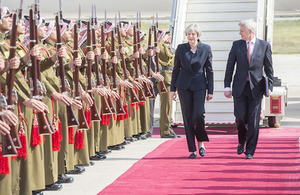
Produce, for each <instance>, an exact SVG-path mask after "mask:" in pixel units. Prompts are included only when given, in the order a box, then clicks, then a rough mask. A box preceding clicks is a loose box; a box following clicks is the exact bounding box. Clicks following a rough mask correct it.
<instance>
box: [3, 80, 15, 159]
mask: <svg viewBox="0 0 300 195" xmlns="http://www.w3.org/2000/svg"><path fill="white" fill-rule="evenodd" d="M0 89H1V82H0ZM2 107H3V108H4V109H6V108H7V102H6V98H5V97H4V95H3V94H2V93H1V103H0V120H2V121H3V122H4V119H3V117H2V115H3V111H2ZM1 141H2V156H4V157H6V156H16V155H17V154H18V152H17V149H16V147H15V145H14V142H13V139H12V137H11V134H6V135H2V138H1Z"/></svg>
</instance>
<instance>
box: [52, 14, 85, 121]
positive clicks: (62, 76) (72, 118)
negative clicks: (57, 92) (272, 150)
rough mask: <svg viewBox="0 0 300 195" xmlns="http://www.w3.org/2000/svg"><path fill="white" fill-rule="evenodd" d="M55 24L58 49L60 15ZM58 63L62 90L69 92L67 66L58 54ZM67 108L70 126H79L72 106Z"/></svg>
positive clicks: (58, 47)
mask: <svg viewBox="0 0 300 195" xmlns="http://www.w3.org/2000/svg"><path fill="white" fill-rule="evenodd" d="M55 25H56V36H57V43H56V49H57V51H58V50H59V49H60V48H61V47H62V43H61V36H60V20H59V19H58V15H56V16H55ZM58 63H59V74H60V81H61V92H62V93H65V94H67V93H68V91H67V88H66V84H65V68H64V63H63V58H62V57H59V56H58ZM66 110H67V121H68V127H72V126H78V125H79V122H78V120H77V118H76V116H75V113H74V111H73V109H72V106H71V105H66Z"/></svg>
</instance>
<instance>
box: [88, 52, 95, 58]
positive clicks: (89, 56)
mask: <svg viewBox="0 0 300 195" xmlns="http://www.w3.org/2000/svg"><path fill="white" fill-rule="evenodd" d="M86 58H87V59H88V60H94V58H95V54H94V52H93V51H89V52H88V53H87V55H86Z"/></svg>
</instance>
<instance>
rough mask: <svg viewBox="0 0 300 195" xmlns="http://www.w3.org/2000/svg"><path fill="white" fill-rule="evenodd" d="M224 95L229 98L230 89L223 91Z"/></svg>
mask: <svg viewBox="0 0 300 195" xmlns="http://www.w3.org/2000/svg"><path fill="white" fill-rule="evenodd" d="M224 96H225V97H227V98H231V97H232V96H231V91H224Z"/></svg>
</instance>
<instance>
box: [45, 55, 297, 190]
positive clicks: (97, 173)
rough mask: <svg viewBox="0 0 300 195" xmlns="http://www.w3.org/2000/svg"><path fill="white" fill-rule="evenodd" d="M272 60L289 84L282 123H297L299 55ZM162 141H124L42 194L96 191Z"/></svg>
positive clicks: (280, 74)
mask: <svg viewBox="0 0 300 195" xmlns="http://www.w3.org/2000/svg"><path fill="white" fill-rule="evenodd" d="M273 61H274V68H275V76H278V77H279V78H281V79H282V81H283V82H284V83H287V84H288V86H289V101H288V106H287V108H286V116H285V117H284V118H283V120H282V122H281V126H298V127H300V76H299V72H300V71H299V70H300V67H299V61H300V55H274V57H273ZM158 107H159V99H157V101H156V109H155V112H156V114H155V117H156V119H155V126H158V121H159V119H158V118H159V114H158V111H159V108H158ZM299 136H300V135H299ZM164 141H166V139H160V138H150V139H147V140H143V141H137V142H133V143H131V144H129V145H127V146H126V149H125V150H122V151H115V152H112V153H111V154H109V155H107V159H106V160H104V161H101V162H96V164H95V165H94V166H93V167H87V168H86V172H85V173H83V174H82V175H75V176H74V177H75V181H74V183H73V184H64V185H63V189H62V190H61V191H59V192H44V194H45V195H52V194H53V195H54V194H55V195H68V194H72V195H77V194H78V195H82V194H85V195H89V194H91V195H93V194H96V193H98V192H100V191H101V190H102V189H103V188H105V187H106V186H107V185H109V184H110V183H112V182H113V181H114V180H115V179H116V178H118V177H119V176H120V175H121V174H123V173H124V172H125V171H126V170H128V169H129V168H130V167H131V166H132V165H133V164H134V163H135V162H137V161H138V160H139V159H141V158H142V157H144V156H145V155H146V154H147V153H149V152H151V151H152V150H154V149H155V148H156V147H157V146H158V145H160V144H161V143H163V142H164Z"/></svg>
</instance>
